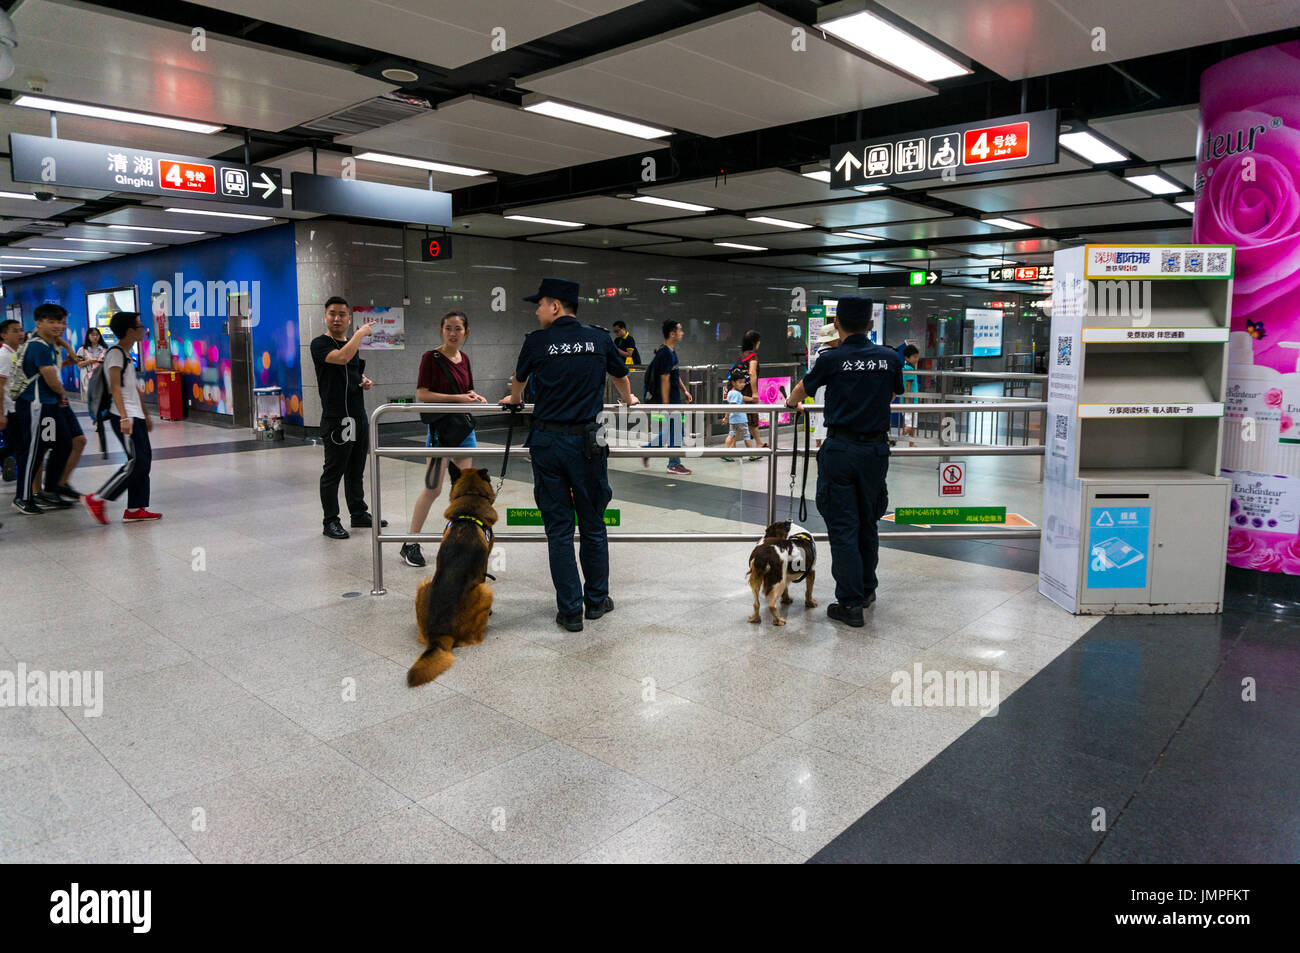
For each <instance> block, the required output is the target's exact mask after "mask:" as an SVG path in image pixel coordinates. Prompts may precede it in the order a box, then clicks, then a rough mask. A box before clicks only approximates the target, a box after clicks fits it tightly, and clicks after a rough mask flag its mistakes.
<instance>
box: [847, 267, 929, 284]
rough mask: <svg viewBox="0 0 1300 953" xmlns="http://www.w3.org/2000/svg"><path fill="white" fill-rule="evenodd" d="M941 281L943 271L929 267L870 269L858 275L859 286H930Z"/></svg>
mask: <svg viewBox="0 0 1300 953" xmlns="http://www.w3.org/2000/svg"><path fill="white" fill-rule="evenodd" d="M942 283H943V272H941V271H935V270H933V269H930V268H918V269H915V270H913V271H872V272H868V273H866V274H863V275H858V287H859V288H906V287H909V286H911V287H921V288H926V287H932V286H934V285H937V284H942Z"/></svg>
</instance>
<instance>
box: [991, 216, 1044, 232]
mask: <svg viewBox="0 0 1300 953" xmlns="http://www.w3.org/2000/svg"><path fill="white" fill-rule="evenodd" d="M984 222H985V223H986V224H988V225H996V226H997V227H998V228H1009V229H1011V230H1013V231H1017V232H1018V231H1020V230H1021V229H1024V228H1033V227H1034V226H1032V225H1026V224H1025V223H1024V222H1017V221H1016V220H1015V219H1012V218H986V219H984Z"/></svg>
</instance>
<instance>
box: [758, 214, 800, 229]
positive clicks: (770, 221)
mask: <svg viewBox="0 0 1300 953" xmlns="http://www.w3.org/2000/svg"><path fill="white" fill-rule="evenodd" d="M745 218H747V219H749V221H751V222H758V223H759V224H762V225H777V226H780V227H781V228H812V226H811V225H805V224H804V223H803V222H791V221H787V220H786V219H784V218H768V217H767V216H766V215H746V216H745Z"/></svg>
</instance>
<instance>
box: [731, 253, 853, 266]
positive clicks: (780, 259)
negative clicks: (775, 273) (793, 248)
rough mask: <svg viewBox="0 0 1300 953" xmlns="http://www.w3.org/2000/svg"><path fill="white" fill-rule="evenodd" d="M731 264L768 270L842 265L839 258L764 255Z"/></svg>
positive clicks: (742, 259)
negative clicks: (766, 268)
mask: <svg viewBox="0 0 1300 953" xmlns="http://www.w3.org/2000/svg"><path fill="white" fill-rule="evenodd" d="M731 260H732V261H733V262H736V263H738V264H742V265H766V266H768V267H770V268H815V267H817V266H819V265H842V264H845V262H844V261H843V260H842V259H839V258H825V257H822V256H818V255H773V256H770V257H769V256H767V255H764V256H763V257H761V258H733V259H731Z"/></svg>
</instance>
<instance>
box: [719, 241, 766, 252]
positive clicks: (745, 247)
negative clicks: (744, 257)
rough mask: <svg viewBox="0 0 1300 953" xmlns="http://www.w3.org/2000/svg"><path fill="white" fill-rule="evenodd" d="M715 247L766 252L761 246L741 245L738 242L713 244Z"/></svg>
mask: <svg viewBox="0 0 1300 953" xmlns="http://www.w3.org/2000/svg"><path fill="white" fill-rule="evenodd" d="M713 244H715V245H721V246H722V247H723V248H739V249H740V250H741V251H767V249H766V248H764V247H763V246H762V245H741V244H740V243H738V242H714V243H713Z"/></svg>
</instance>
